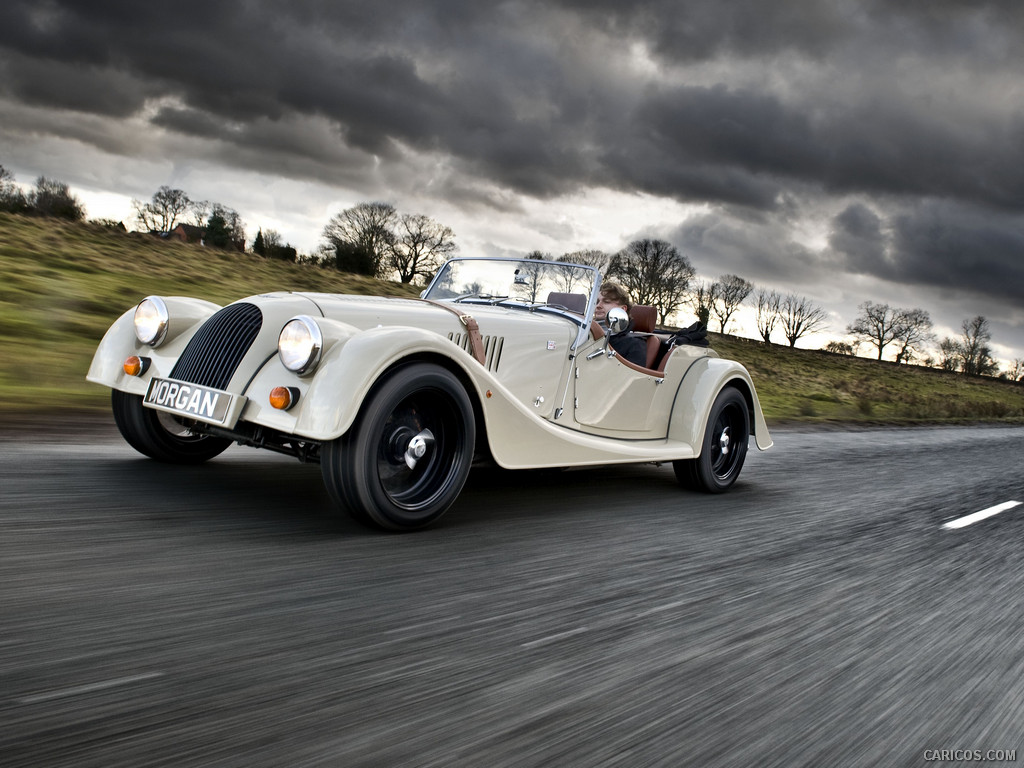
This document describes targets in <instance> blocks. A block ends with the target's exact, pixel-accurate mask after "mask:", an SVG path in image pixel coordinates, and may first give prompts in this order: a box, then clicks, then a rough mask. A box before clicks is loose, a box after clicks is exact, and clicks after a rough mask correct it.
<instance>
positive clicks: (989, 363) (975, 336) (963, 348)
mask: <svg viewBox="0 0 1024 768" xmlns="http://www.w3.org/2000/svg"><path fill="white" fill-rule="evenodd" d="M960 327H961V330H962V331H963V334H962V335H961V337H960V340H959V342H958V343H959V351H960V370H961V371H963V372H964V373H966V374H968V375H972V376H991V375H992V374H994V373H995V372H996V371H997V370H998V368H999V365H998V363H996V361H995V360H994V359H993V358H992V348H991V347H990V346H989V342H990V341H991V340H992V332H991V330H989V324H988V320H987V319H985V317H983V316H982V315H977V316H976V317H972V318H970V319H969V320H964V322H963V324H962V325H961V326H960Z"/></svg>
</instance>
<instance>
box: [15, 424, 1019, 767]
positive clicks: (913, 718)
mask: <svg viewBox="0 0 1024 768" xmlns="http://www.w3.org/2000/svg"><path fill="white" fill-rule="evenodd" d="M773 436H774V437H775V439H776V447H775V448H774V449H773V450H772V451H770V452H768V453H758V452H756V451H752V453H751V454H750V456H749V457H748V460H747V466H746V468H745V469H744V472H743V474H742V476H741V478H740V481H739V483H738V485H737V486H736V487H735V489H734V490H733V491H732V492H730V493H728V494H725V495H722V496H705V495H700V494H695V493H690V492H686V491H683V490H682V489H681V488H679V487H678V486H677V484H676V482H675V479H674V476H673V473H672V470H671V467H669V466H662V467H656V466H653V465H644V466H626V467H621V466H620V467H604V468H596V469H587V470H583V471H569V472H562V473H557V472H527V473H522V472H519V473H516V472H506V471H501V470H497V469H489V468H482V469H474V472H473V473H472V475H471V477H470V481H469V485H468V487H467V488H466V490H465V492H464V493H463V495H462V496H461V498H460V500H459V502H458V503H457V505H456V506H455V507H454V508H453V509H452V511H451V512H449V513H448V515H447V516H446V517H445V518H443V519H442V521H441V522H440V524H439V525H438V526H436V527H434V528H432V529H430V530H427V531H424V532H421V533H416V534H406V535H393V534H384V533H376V532H373V531H369V530H366V529H363V528H361V527H359V526H358V525H356V524H355V523H352V522H350V521H348V519H347V518H345V517H341V516H338V515H337V514H336V513H334V511H333V510H332V509H331V507H330V505H329V502H328V500H327V496H326V494H325V492H324V491H323V489H322V485H321V479H320V471H319V468H318V467H317V466H315V465H302V464H299V463H298V462H296V461H294V460H292V459H288V458H285V457H280V456H276V455H273V454H268V453H265V452H259V451H255V450H252V449H245V448H239V447H234V448H231V449H230V450H229V451H228V452H227V453H225V454H224V455H223V456H221V457H220V458H218V459H215V460H214V461H212V462H210V463H209V464H207V465H204V466H200V467H192V468H180V467H170V466H163V465H159V464H156V463H154V462H151V461H148V460H146V459H143V458H142V457H140V456H139V455H137V454H135V453H134V452H133V451H132V450H131V449H130V448H128V447H127V446H126V445H124V444H123V443H121V442H120V440H119V439H118V438H116V437H115V436H114V435H112V434H110V433H109V432H103V433H101V434H98V435H89V436H86V435H80V436H76V434H75V433H70V434H69V436H68V438H67V439H66V440H56V439H50V440H48V441H43V442H37V441H33V440H30V439H25V438H24V437H18V436H17V435H14V436H11V435H7V436H6V437H5V439H4V440H3V441H2V442H0V487H2V489H3V490H2V493H0V612H2V621H0V723H2V728H0V765H3V766H6V767H7V768H11V767H12V766H19V767H20V766H33V767H35V766H45V767H51V766H69V767H70V766H75V768H82V767H83V766H97V767H99V766H103V768H109V767H110V766H140V767H141V766H247V767H252V766H346V767H351V766H439V767H440V766H445V767H446V768H448V767H450V766H474V767H479V768H484V767H486V768H495V767H496V766H630V767H632V766H688V765H694V766H735V765H757V766H798V765H807V766H840V765H856V766H875V765H877V766H881V765H885V766H890V765H892V766H901V765H908V766H911V765H924V764H927V756H928V754H929V753H930V752H931V751H933V750H974V749H977V750H982V751H983V752H988V751H993V752H994V751H995V750H1007V751H1012V750H1016V752H1017V759H1018V760H1024V610H1022V609H1021V602H1022V601H1021V595H1022V594H1024V557H1022V555H1021V551H1022V546H1021V542H1022V540H1024V506H1018V507H1015V508H1012V509H1008V510H1007V511H1005V512H1003V513H1001V514H998V515H995V516H993V517H990V518H988V519H986V520H984V521H981V522H978V523H975V524H974V525H970V526H967V527H964V528H961V529H958V530H948V529H944V528H943V527H942V526H943V524H944V523H945V522H948V521H951V520H954V519H957V518H960V517H963V516H965V515H968V514H971V513H974V512H977V511H979V510H983V509H987V508H990V507H992V506H994V505H997V504H1002V503H1004V502H1007V501H1024V476H1022V472H1021V468H1022V459H1024V428H1018V427H1004V428H977V427H957V428H942V429H932V428H917V429H902V430H889V429H871V430H858V431H801V430H797V429H788V430H776V431H775V432H774V434H773Z"/></svg>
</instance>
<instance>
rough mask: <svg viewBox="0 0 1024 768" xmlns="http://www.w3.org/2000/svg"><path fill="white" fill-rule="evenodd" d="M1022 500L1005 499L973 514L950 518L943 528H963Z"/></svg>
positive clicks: (1003, 510) (1009, 507)
mask: <svg viewBox="0 0 1024 768" xmlns="http://www.w3.org/2000/svg"><path fill="white" fill-rule="evenodd" d="M1021 504H1024V502H1020V501H1006V502H1003V503H1002V504H996V505H995V506H994V507H989V508H988V509H983V510H981V511H980V512H975V513H974V514H973V515H967V516H966V517H960V518H957V519H956V520H950V521H949V522H948V523H946V524H945V525H943V526H942V527H943V528H963V527H964V526H967V525H970V524H971V523H976V522H978V521H979V520H984V519H985V518H986V517H992V515H998V514H999V513H1000V512H1005V511H1006V510H1008V509H1013V508H1014V507H1019V506H1020V505H1021Z"/></svg>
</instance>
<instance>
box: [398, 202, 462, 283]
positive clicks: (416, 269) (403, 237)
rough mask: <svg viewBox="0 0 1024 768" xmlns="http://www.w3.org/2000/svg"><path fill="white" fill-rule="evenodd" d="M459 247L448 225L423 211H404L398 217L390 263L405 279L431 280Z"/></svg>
mask: <svg viewBox="0 0 1024 768" xmlns="http://www.w3.org/2000/svg"><path fill="white" fill-rule="evenodd" d="M456 249H457V246H456V245H455V233H454V232H453V231H452V230H451V229H450V228H449V227H446V226H444V225H443V224H439V223H438V222H436V221H434V220H433V219H431V218H430V217H428V216H424V215H422V214H418V213H410V214H405V215H403V216H401V217H400V218H399V220H398V225H397V227H396V231H395V238H394V242H392V244H391V246H390V248H389V249H388V252H387V263H388V266H389V267H390V268H391V269H393V270H394V271H395V272H397V273H398V279H399V280H400V281H401V282H403V283H412V282H415V281H416V279H417V278H422V279H424V280H429V279H430V278H431V277H433V276H434V273H435V272H437V270H438V269H439V268H440V267H441V265H442V264H443V263H444V262H445V260H446V259H447V258H448V257H449V256H450V255H451V254H452V253H453V252H454V251H455V250H456Z"/></svg>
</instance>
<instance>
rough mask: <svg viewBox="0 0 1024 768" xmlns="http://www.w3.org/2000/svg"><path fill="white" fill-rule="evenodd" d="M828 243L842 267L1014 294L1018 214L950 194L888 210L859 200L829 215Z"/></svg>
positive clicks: (1022, 284) (1021, 250)
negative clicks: (948, 197)
mask: <svg viewBox="0 0 1024 768" xmlns="http://www.w3.org/2000/svg"><path fill="white" fill-rule="evenodd" d="M829 244H830V246H831V247H832V248H833V249H834V250H835V251H836V252H837V253H838V254H839V255H840V256H841V258H842V260H843V261H842V266H843V269H844V270H845V271H848V272H851V273H854V274H865V275H875V276H878V277H883V278H885V279H888V280H891V281H893V282H896V283H900V284H903V285H906V286H908V287H909V286H914V285H927V286H933V287H936V288H941V289H947V290H952V291H955V292H958V293H961V294H965V295H966V294H970V295H973V296H991V297H998V298H999V299H1004V300H1007V301H1008V303H1010V304H1011V305H1013V304H1017V303H1019V301H1020V298H1021V295H1022V291H1024V215H1022V214H1015V213H1008V212H1004V211H992V210H987V209H983V208H979V207H977V206H971V205H963V204H959V203H956V202H954V201H949V200H941V201H940V200H926V201H922V202H920V203H916V204H912V205H907V206H905V207H902V208H897V209H896V210H895V211H893V212H892V213H891V214H890V215H889V216H888V218H883V217H882V216H880V215H879V214H878V213H876V212H875V211H873V210H872V209H870V208H868V207H867V206H865V205H863V204H861V203H854V204H851V205H850V206H849V207H847V208H846V209H845V210H844V211H843V212H842V213H841V214H839V215H838V216H836V217H835V219H834V221H833V227H832V231H831V234H830V237H829Z"/></svg>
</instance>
